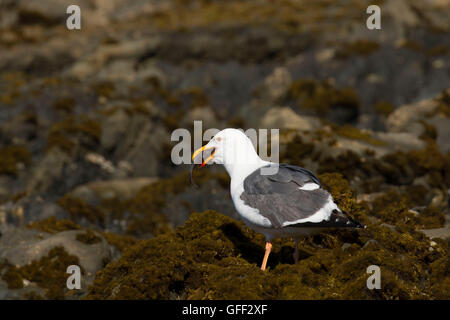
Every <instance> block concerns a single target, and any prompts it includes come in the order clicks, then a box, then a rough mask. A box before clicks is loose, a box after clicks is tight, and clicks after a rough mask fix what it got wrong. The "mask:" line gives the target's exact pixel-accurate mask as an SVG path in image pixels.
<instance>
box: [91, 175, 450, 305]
mask: <svg viewBox="0 0 450 320" xmlns="http://www.w3.org/2000/svg"><path fill="white" fill-rule="evenodd" d="M322 178H323V180H325V181H326V180H327V179H326V178H327V177H322ZM328 178H330V180H332V178H331V177H328ZM337 185H338V186H336V187H334V188H331V189H332V190H333V191H334V192H336V191H337V190H339V189H342V190H345V191H346V192H345V194H347V195H349V194H350V193H351V192H350V191H349V190H348V189H349V187H348V183H345V182H341V183H338V184H337ZM335 195H336V194H335ZM344 203H345V202H344ZM349 241H350V242H352V244H351V245H350V246H349V248H347V249H345V250H344V249H342V248H341V247H342V246H343V244H344V243H345V242H349ZM300 245H301V246H300V247H301V251H302V254H301V257H302V258H301V260H300V261H299V263H298V264H293V263H292V262H293V261H292V257H290V259H288V258H287V256H291V254H292V252H293V243H292V241H290V240H288V239H276V240H275V241H274V246H273V248H274V249H273V252H272V254H271V258H270V259H269V269H268V271H266V272H263V271H261V270H260V269H259V263H260V259H261V258H262V255H263V252H264V250H263V248H264V237H263V236H262V235H260V234H258V233H256V232H254V231H252V230H251V229H249V228H247V227H245V225H244V224H243V223H242V222H240V221H235V220H233V219H231V218H229V217H226V216H223V215H221V214H218V213H216V212H214V211H206V212H204V213H193V214H192V215H191V217H190V218H189V219H188V220H187V221H186V222H185V224H184V225H183V226H180V227H178V228H177V229H176V230H175V232H170V233H166V234H162V235H159V236H157V237H155V238H153V239H149V240H141V241H140V242H138V243H137V244H136V245H134V246H132V247H130V248H127V249H126V250H124V252H123V254H122V256H121V258H119V260H117V261H115V262H112V263H110V264H108V265H107V266H106V267H105V269H103V270H101V271H99V272H98V273H97V275H96V278H95V280H94V283H93V285H92V286H91V287H89V289H88V290H89V292H88V294H87V296H86V297H85V298H86V299H414V298H416V299H417V298H420V299H427V298H428V299H430V298H437V297H442V296H444V297H445V296H447V297H448V292H445V288H446V286H448V282H441V283H438V281H436V280H434V278H433V276H430V274H431V273H430V271H431V270H434V274H435V276H434V277H436V278H438V279H441V280H442V279H443V277H444V276H446V275H448V268H447V267H446V266H448V262H447V260H445V259H446V257H447V255H448V245H447V243H446V242H445V241H438V242H435V243H433V244H430V240H429V239H428V238H427V237H425V236H424V235H423V234H422V233H418V232H414V231H413V230H400V229H399V230H391V229H390V228H387V227H384V226H380V225H378V224H369V226H368V228H367V229H364V230H361V231H359V232H357V233H355V232H350V231H342V230H341V231H330V232H327V233H326V234H320V235H318V236H315V237H307V238H304V239H301V240H300ZM431 245H432V246H433V250H430V246H431ZM373 264H375V265H378V266H380V268H381V272H382V288H381V290H369V289H368V288H367V287H366V280H367V278H368V276H369V275H368V274H367V273H366V269H367V267H368V266H370V265H373Z"/></svg>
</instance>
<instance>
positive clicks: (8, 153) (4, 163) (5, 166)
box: [0, 145, 31, 175]
mask: <svg viewBox="0 0 450 320" xmlns="http://www.w3.org/2000/svg"><path fill="white" fill-rule="evenodd" d="M0 155H1V156H0V174H9V175H16V174H17V172H18V164H19V163H22V164H24V165H27V164H29V163H30V161H31V154H30V152H29V151H28V149H26V148H25V147H22V146H13V145H11V146H7V147H4V148H0Z"/></svg>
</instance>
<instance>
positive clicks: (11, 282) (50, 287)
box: [0, 247, 84, 299]
mask: <svg viewBox="0 0 450 320" xmlns="http://www.w3.org/2000/svg"><path fill="white" fill-rule="evenodd" d="M70 265H80V263H79V260H78V258H77V257H76V256H73V255H70V254H69V253H67V251H66V250H65V249H64V248H63V247H54V248H53V249H51V250H50V251H49V252H48V254H47V255H46V256H43V257H42V258H41V259H39V260H34V261H31V262H30V263H29V264H27V265H24V266H22V267H16V266H13V265H11V264H9V263H8V262H7V261H6V262H2V263H0V274H1V275H2V279H3V280H4V281H6V283H7V284H8V288H10V289H20V288H23V286H24V280H27V281H30V282H34V283H36V285H37V286H38V287H41V288H44V289H46V293H45V297H46V298H47V299H64V297H65V294H66V292H67V286H66V281H67V276H68V275H67V273H66V269H67V267H68V266H70ZM81 272H82V274H83V273H84V271H83V269H81Z"/></svg>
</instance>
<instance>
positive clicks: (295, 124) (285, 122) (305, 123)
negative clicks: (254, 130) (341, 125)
mask: <svg viewBox="0 0 450 320" xmlns="http://www.w3.org/2000/svg"><path fill="white" fill-rule="evenodd" d="M260 126H261V128H274V129H296V130H301V131H310V130H314V129H317V128H319V127H320V121H319V119H317V118H314V117H308V116H300V115H298V114H297V113H295V112H294V111H293V110H292V109H291V108H288V107H275V108H271V109H269V111H267V113H266V114H265V115H264V117H263V119H262V120H261V125H260Z"/></svg>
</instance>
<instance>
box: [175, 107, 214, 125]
mask: <svg viewBox="0 0 450 320" xmlns="http://www.w3.org/2000/svg"><path fill="white" fill-rule="evenodd" d="M194 121H202V127H203V128H204V130H206V129H209V128H218V127H219V123H218V121H217V116H216V114H215V112H214V110H213V109H212V108H211V107H210V106H204V107H197V108H193V109H192V110H190V111H188V113H187V114H186V115H185V116H184V117H183V119H181V121H180V122H179V124H180V128H191V127H193V125H194Z"/></svg>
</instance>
